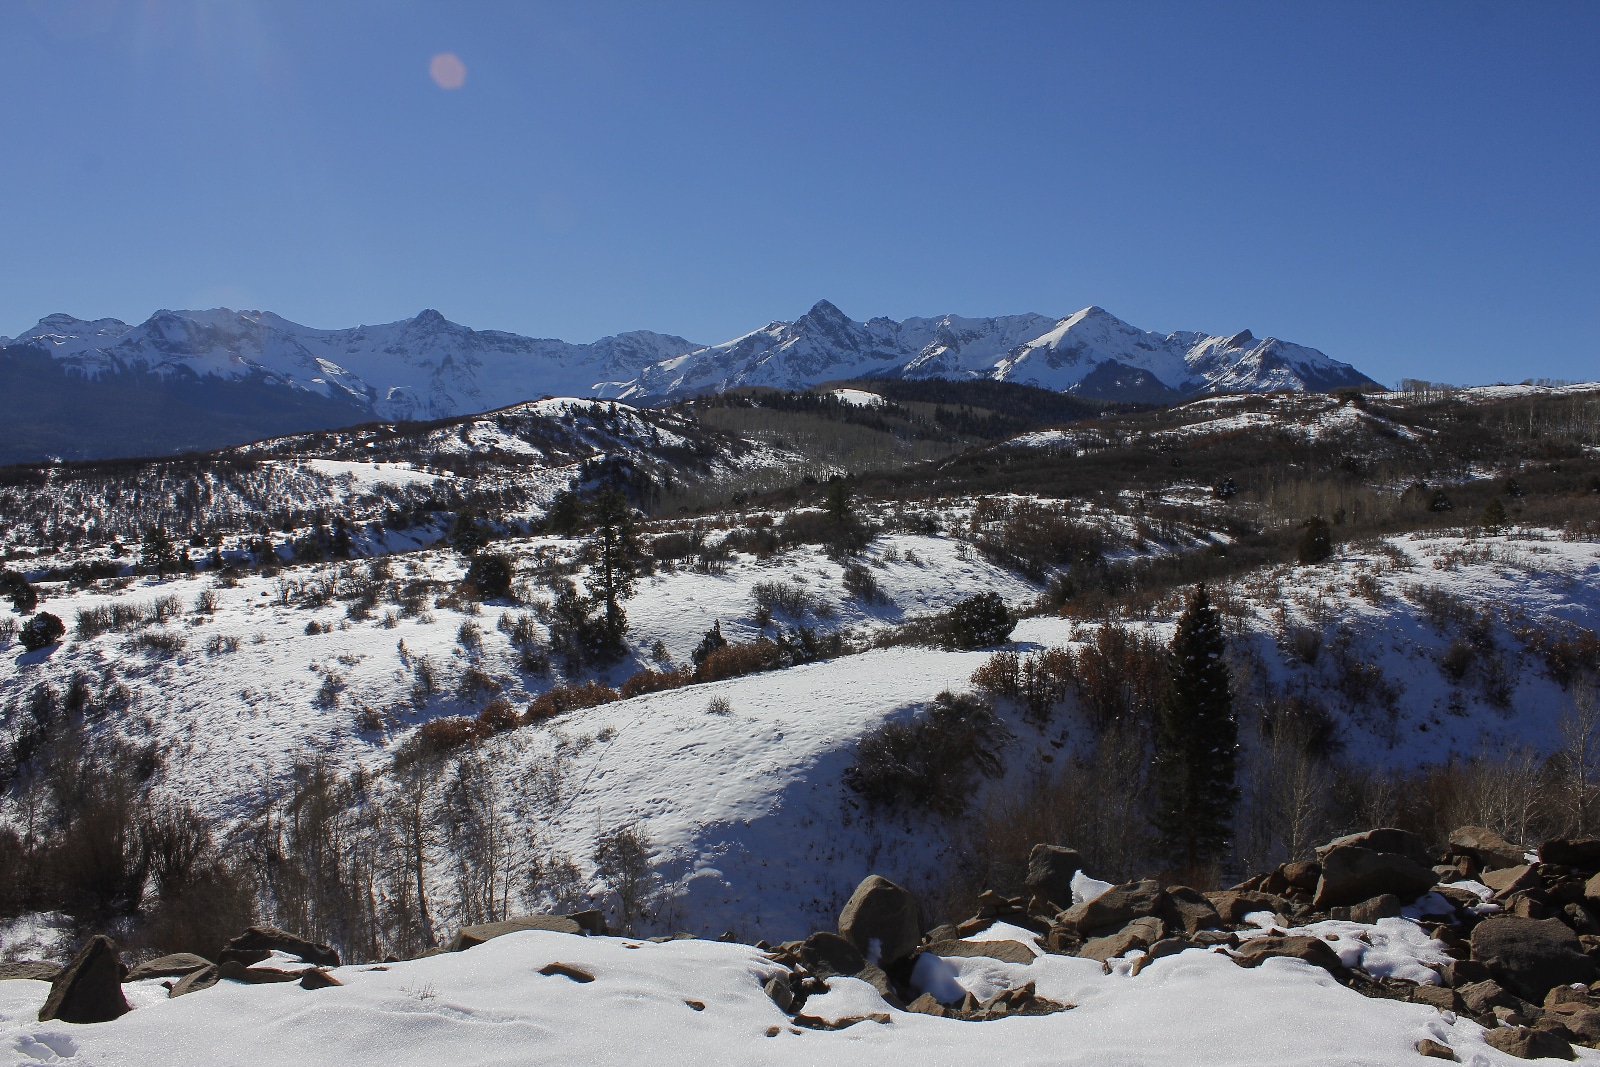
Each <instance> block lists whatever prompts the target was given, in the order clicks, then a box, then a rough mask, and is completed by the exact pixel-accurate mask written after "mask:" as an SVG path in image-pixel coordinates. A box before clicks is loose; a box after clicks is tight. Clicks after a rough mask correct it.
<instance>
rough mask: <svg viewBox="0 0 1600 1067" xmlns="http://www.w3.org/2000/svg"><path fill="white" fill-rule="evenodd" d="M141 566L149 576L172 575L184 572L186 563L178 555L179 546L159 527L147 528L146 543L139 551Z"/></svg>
mask: <svg viewBox="0 0 1600 1067" xmlns="http://www.w3.org/2000/svg"><path fill="white" fill-rule="evenodd" d="M139 565H140V567H142V568H143V569H144V571H145V572H146V573H148V574H171V573H172V572H173V571H178V570H182V569H183V566H184V561H183V560H182V559H181V558H180V557H179V555H178V546H177V545H175V544H173V543H172V538H170V537H168V536H167V532H166V531H165V530H163V529H162V528H161V527H159V526H150V527H147V528H146V529H145V531H144V542H143V544H142V545H141V546H140V549H139Z"/></svg>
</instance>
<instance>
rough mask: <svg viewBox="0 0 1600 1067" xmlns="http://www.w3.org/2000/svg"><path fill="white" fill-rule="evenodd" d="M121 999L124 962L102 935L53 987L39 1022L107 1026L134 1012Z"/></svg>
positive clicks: (74, 960) (90, 943)
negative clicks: (54, 1021)
mask: <svg viewBox="0 0 1600 1067" xmlns="http://www.w3.org/2000/svg"><path fill="white" fill-rule="evenodd" d="M131 1010H133V1009H131V1008H130V1007H128V1002H127V1001H126V1000H125V999H123V996H122V962H121V961H120V960H118V959H117V946H116V944H115V943H114V942H113V941H112V940H111V939H110V938H109V937H106V936H105V935H103V934H101V935H98V936H96V937H93V938H91V939H90V941H89V943H88V944H87V945H85V946H84V947H83V951H81V952H79V953H78V954H77V955H76V956H74V957H73V959H72V962H71V963H69V964H67V966H66V968H65V969H63V970H62V972H61V973H60V974H59V975H57V976H56V979H55V981H54V982H52V983H50V996H49V997H48V998H47V999H46V1000H45V1002H44V1007H42V1008H40V1009H39V1021H40V1022H48V1021H49V1020H51V1019H60V1020H61V1021H62V1022H64V1023H105V1022H110V1021H111V1020H112V1019H116V1018H119V1017H120V1016H123V1015H126V1014H127V1013H128V1012H129V1011H131Z"/></svg>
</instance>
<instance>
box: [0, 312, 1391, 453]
mask: <svg viewBox="0 0 1600 1067" xmlns="http://www.w3.org/2000/svg"><path fill="white" fill-rule="evenodd" d="M41 356H43V357H47V358H48V360H49V361H50V363H49V364H46V363H43V362H41V358H40V357H41ZM52 368H53V369H54V370H55V371H57V372H61V371H64V372H65V373H64V374H56V375H51V374H49V373H47V371H48V370H50V369H52ZM861 377H911V378H928V377H943V378H994V379H998V380H1002V381H1011V382H1019V383H1022V384H1027V385H1036V386H1040V387H1042V388H1046V389H1051V390H1056V391H1065V392H1072V393H1077V394H1081V395H1084V396H1090V397H1096V398H1101V399H1108V400H1140V401H1155V402H1169V401H1173V400H1178V399H1181V398H1184V397H1190V396H1195V395H1198V394H1202V393H1209V392H1223V391H1241V390H1242V391H1269V390H1282V389H1288V390H1326V389H1332V388H1337V387H1341V386H1348V385H1366V384H1371V380H1370V379H1369V378H1367V377H1366V376H1365V375H1363V374H1361V373H1360V372H1359V371H1357V370H1355V369H1354V368H1353V367H1351V366H1350V365H1349V364H1346V363H1340V362H1338V361H1337V360H1333V359H1330V358H1329V357H1328V356H1326V355H1324V354H1323V353H1321V352H1319V351H1317V350H1315V349H1312V348H1305V347H1302V346H1299V345H1294V344H1289V343H1287V342H1283V341H1279V340H1277V339H1275V338H1267V339H1265V340H1258V339H1257V338H1255V337H1254V336H1252V335H1251V334H1250V332H1249V331H1248V330H1246V331H1244V332H1241V333H1237V334H1234V335H1232V336H1229V337H1224V336H1212V335H1206V334H1200V333H1188V332H1180V333H1171V334H1165V335H1163V334H1156V333H1151V332H1148V331H1145V330H1140V329H1138V328H1136V327H1134V326H1130V325H1128V324H1127V323H1125V322H1123V321H1122V320H1120V319H1118V318H1116V317H1115V316H1114V315H1112V314H1110V313H1109V312H1106V311H1104V310H1102V309H1101V308H1098V307H1089V308H1085V309H1083V310H1082V311H1079V312H1077V313H1076V314H1074V315H1070V316H1068V317H1066V318H1062V319H1052V318H1049V317H1047V316H1043V315H1032V314H1029V315H1007V316H1000V317H997V318H985V319H969V318H963V317H960V316H957V315H945V316H942V317H940V318H909V319H906V320H904V321H901V322H896V321H894V320H893V319H888V318H874V319H869V320H867V321H866V322H857V321H855V320H853V319H851V318H849V317H848V316H846V315H845V314H844V313H843V312H842V311H840V310H839V309H838V308H837V307H835V306H834V305H833V304H831V303H829V302H827V301H825V300H824V301H820V302H819V303H817V304H816V305H815V306H814V307H812V308H811V310H810V311H808V312H807V313H806V314H805V315H803V316H801V317H800V318H799V319H797V320H795V321H794V322H773V323H769V324H768V325H766V326H764V327H762V328H761V329H759V330H755V331H753V332H751V333H748V334H745V335H744V336H742V337H737V338H734V339H733V340H731V341H725V342H723V343H722V344H717V345H700V344H696V343H694V342H691V341H688V340H685V339H684V338H682V337H675V336H671V335H668V334H659V333H652V332H649V331H643V330H641V331H636V332H631V333H624V334H618V335H616V336H613V337H604V338H601V339H600V340H598V341H595V342H593V343H591V344H572V343H569V342H566V341H559V340H548V339H535V338H530V337H523V336H520V335H518V334H512V333H503V332H499V331H494V330H473V329H471V328H469V327H466V326H461V325H458V324H456V323H453V322H450V321H448V320H447V319H445V318H444V316H443V315H441V314H439V312H437V311H432V310H428V311H423V312H422V313H421V314H419V315H417V316H416V317H415V318H411V319H404V320H401V321H399V322H392V323H388V324H385V325H381V326H360V327H356V328H354V329H348V330H318V329H313V328H311V327H307V326H301V325H299V324H298V323H294V322H290V321H289V320H287V319H285V318H282V317H281V316H278V315H274V314H272V313H271V312H262V311H232V310H228V309H225V308H219V309H214V310H211V311H159V312H157V313H156V314H154V315H152V316H151V317H150V318H149V319H147V320H146V321H145V322H143V323H140V324H139V325H137V326H130V325H128V324H127V323H124V322H121V321H119V320H117V319H96V320H93V321H85V320H83V319H77V318H73V317H71V316H69V315H50V316H47V317H46V318H44V319H41V320H40V321H39V324H38V325H37V326H35V327H34V328H33V329H31V330H29V331H27V332H26V333H24V334H22V335H21V336H20V337H17V338H14V339H10V338H0V386H6V387H7V388H5V389H3V390H0V395H5V394H10V395H12V396H20V395H24V394H26V395H28V396H29V397H30V411H29V412H28V413H27V414H28V415H30V416H31V421H32V424H33V425H39V424H40V422H41V420H42V419H43V420H45V421H46V422H48V418H49V417H47V416H43V415H40V414H39V411H40V409H39V408H38V407H37V406H36V402H37V401H38V400H39V399H40V394H39V391H40V388H41V382H43V383H44V385H45V387H46V388H45V392H46V393H47V394H51V395H47V396H45V397H44V398H43V399H44V401H45V404H46V407H47V408H48V407H49V405H50V404H51V403H52V402H53V403H54V404H55V405H56V408H57V409H59V410H61V411H63V412H72V413H75V414H78V415H81V414H82V413H83V412H84V411H86V410H88V408H86V407H85V404H87V401H86V400H81V399H79V398H77V397H76V395H75V392H74V391H75V390H81V391H83V392H84V393H85V395H86V396H87V395H88V394H90V393H92V394H93V397H94V404H93V405H91V406H92V407H93V410H94V411H95V412H96V413H98V414H100V415H102V416H103V417H110V418H112V419H115V417H116V415H117V412H118V408H119V407H120V406H121V404H120V403H119V400H118V398H119V397H124V396H125V401H126V404H127V405H128V407H127V408H125V409H124V410H132V409H133V408H137V407H138V406H139V405H140V404H141V403H145V404H148V402H149V398H150V397H151V396H152V395H160V396H163V397H165V398H166V400H167V401H168V402H169V403H170V404H171V406H173V407H174V408H176V409H181V411H175V413H174V415H173V416H172V419H171V420H170V421H172V422H174V423H182V422H185V420H187V422H188V423H189V424H190V425H191V427H192V426H193V424H194V423H195V421H196V418H198V419H199V421H200V422H202V423H205V424H206V425H204V426H201V427H199V428H193V429H191V432H189V433H188V435H187V436H184V435H181V434H180V435H178V436H175V437H173V439H172V440H171V441H170V442H167V441H164V439H163V438H162V435H161V433H160V431H159V429H158V428H157V429H150V428H147V430H146V432H144V433H143V434H142V435H141V436H140V437H139V439H138V441H137V443H135V442H134V441H132V440H130V441H129V443H128V444H127V445H125V446H122V447H120V448H119V447H118V446H117V445H116V444H115V442H114V440H113V441H112V442H111V443H109V444H99V445H96V446H94V447H92V448H88V449H86V450H80V453H81V454H84V455H96V454H97V455H117V454H127V453H128V451H129V450H130V449H131V450H134V451H140V450H142V451H146V452H149V451H157V450H164V451H172V450H178V449H182V448H195V447H213V446H216V445H221V444H232V443H239V442H241V441H244V440H248V439H250V437H251V436H258V437H259V436H265V435H268V434H272V433H286V432H294V431H297V430H306V429H320V428H329V427H332V426H336V425H342V424H349V423H352V422H359V421H362V420H363V419H369V420H370V419H381V420H385V421H388V420H418V419H440V418H450V417H453V416H458V415H464V414H471V413H475V412H481V411H488V410H492V409H495V408H499V407H504V406H507V405H510V404H514V403H519V402H521V401H525V400H529V399H534V398H538V397H540V396H545V395H570V396H598V397H613V398H618V399H627V400H629V401H631V402H634V403H652V402H664V401H668V400H672V399H675V398H678V397H681V396H685V395H692V394H696V393H702V392H715V391H721V390H726V389H730V388H737V387H740V386H774V387H778V388H785V389H802V388H807V387H809V386H812V385H816V384H817V383H819V382H824V381H831V380H838V379H846V378H861ZM8 378H9V379H12V381H11V382H7V379H8ZM24 380H25V381H26V383H27V388H26V389H22V388H20V386H21V384H22V383H23V381H24ZM13 386H16V387H13ZM221 386H228V387H229V388H227V389H222V388H217V387H221ZM134 390H138V391H140V393H141V398H135V397H134V396H133V395H132V392H133V391H134ZM174 391H176V392H177V393H180V394H181V399H177V400H174V399H172V397H171V396H167V395H166V394H168V393H173V392H174ZM225 392H226V393H227V401H226V403H223V402H222V401H221V399H220V398H221V397H222V395H223V393H225ZM57 394H59V395H57ZM213 396H215V397H217V398H219V399H218V401H217V402H216V403H213V402H212V401H211V399H210V398H211V397H213ZM223 407H225V408H226V409H227V411H228V413H229V414H228V418H227V419H226V420H223V421H222V422H217V424H216V425H214V426H213V425H211V424H210V423H211V422H212V421H215V420H210V421H208V419H209V416H211V415H214V414H216V409H217V408H223ZM194 412H199V413H200V416H194V415H193V414H192V413H194ZM219 435H220V439H219ZM230 435H231V436H230ZM18 444H19V445H20V446H21V447H22V449H23V450H24V451H32V452H37V453H38V454H39V455H41V456H42V455H44V454H46V453H57V454H59V453H60V452H61V451H62V449H60V448H58V447H49V445H48V444H47V443H44V442H41V443H40V444H39V446H38V447H33V446H32V444H31V443H30V442H27V441H22V442H18ZM15 452H16V449H15V448H3V449H0V453H4V455H3V456H0V459H4V458H17V457H15V456H14V455H13V454H14V453H15Z"/></svg>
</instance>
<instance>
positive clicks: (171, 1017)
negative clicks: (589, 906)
mask: <svg viewBox="0 0 1600 1067" xmlns="http://www.w3.org/2000/svg"><path fill="white" fill-rule="evenodd" d="M553 961H560V962H564V963H569V964H574V965H576V966H578V967H581V968H583V969H584V970H587V971H589V972H590V973H592V974H593V975H594V976H595V980H594V981H593V982H591V983H577V982H574V981H571V980H570V979H568V978H564V977H560V976H552V977H546V976H543V975H540V974H538V973H537V972H538V970H539V969H540V968H541V967H543V966H544V965H546V964H548V963H550V962H553ZM954 962H958V963H960V964H961V965H962V967H963V973H962V977H961V981H962V982H963V983H971V985H972V986H973V987H982V988H994V989H996V990H997V991H998V990H999V989H1003V988H1010V987H1015V986H1019V985H1022V984H1023V983H1025V982H1028V981H1032V982H1034V983H1036V987H1037V990H1038V993H1039V995H1040V996H1042V997H1046V998H1049V999H1051V1000H1056V1001H1059V1002H1063V1003H1071V1004H1076V1005H1077V1007H1076V1008H1074V1009H1072V1010H1070V1011H1066V1012H1061V1013H1058V1014H1054V1015H1047V1016H1040V1017H1024V1018H1015V1019H1007V1020H1003V1021H999V1022H987V1023H970V1022H959V1021H955V1020H950V1019H936V1018H931V1017H928V1016H923V1015H915V1014H910V1013H906V1012H901V1011H896V1010H894V1009H892V1008H889V1007H888V1005H887V1004H886V1003H884V1002H883V1001H882V999H881V998H879V997H878V996H877V994H876V993H874V992H873V991H872V990H871V988H870V987H868V986H866V985H865V983H861V982H857V981H856V980H854V979H835V980H833V982H832V988H831V989H830V991H829V992H828V993H826V994H823V995H820V996H817V997H814V998H813V999H812V1001H811V1002H810V1003H809V1004H808V1014H823V1015H826V1016H829V1017H849V1016H855V1015H861V1014H866V1013H870V1012H873V1011H880V1012H886V1013H888V1015H889V1018H890V1021H889V1022H887V1023H877V1022H870V1021H869V1022H861V1023H857V1024H856V1025H854V1026H851V1027H849V1028H847V1029H845V1030H840V1031H834V1032H826V1031H814V1030H801V1029H798V1028H794V1027H791V1026H790V1025H789V1020H788V1018H787V1017H786V1016H785V1015H783V1013H781V1012H780V1011H779V1010H778V1009H777V1008H776V1007H775V1006H774V1005H773V1004H772V1002H771V1001H770V1000H768V999H767V997H766V996H765V995H764V994H763V993H762V991H761V985H762V983H763V982H764V981H765V980H766V979H767V978H768V977H770V976H772V975H775V974H777V973H779V970H778V968H777V967H775V966H774V965H773V964H771V963H770V962H768V961H767V960H765V959H764V958H762V957H761V956H760V955H759V954H758V953H757V952H756V951H755V950H754V949H751V948H749V947H747V946H742V945H732V944H718V943H714V942H707V941H672V942H666V943H663V944H652V943H649V942H638V941H631V940H626V939H622V938H579V937H573V936H570V935H563V934H550V933H541V932H528V933H519V934H511V935H507V936H505V937H501V938H497V939H496V940H493V941H490V942H488V943H487V944H485V945H481V946H479V947H477V948H474V949H471V950H469V951H467V952H463V953H452V954H446V955H442V956H435V957H431V958H428V959H422V960H414V961H410V962H405V963H395V964H390V965H388V968H387V969H386V970H373V969H371V968H368V967H344V968H340V969H338V970H336V971H335V972H334V973H335V975H336V976H337V977H338V978H339V980H340V981H341V982H343V983H344V985H343V986H341V987H339V988H332V989H320V990H313V991H307V990H303V989H301V988H300V987H299V986H298V985H293V984H287V985H260V986H245V985H237V984H234V983H231V982H224V983H222V984H220V985H218V986H216V987H214V988H212V989H209V990H203V991H201V992H199V993H194V994H190V995H189V996H186V997H181V998H179V999H177V1000H166V999H162V998H161V996H160V995H159V992H164V991H160V987H159V983H155V982H151V983H143V984H144V985H150V986H154V987H155V989H154V990H152V993H157V995H146V994H145V992H144V990H142V989H138V988H135V987H130V999H131V1000H133V1001H134V1002H135V1003H137V1004H139V1006H138V1007H137V1008H136V1010H134V1011H133V1012H131V1013H130V1014H128V1015H125V1016H123V1017H122V1018H121V1019H118V1020H117V1021H115V1022H111V1023H101V1024H96V1025H87V1026H74V1025H71V1024H66V1023H39V1022H36V1021H35V1014H36V1012H37V1010H38V1008H39V1005H40V1004H42V1003H43V1001H44V997H45V995H46V993H47V992H48V990H49V987H48V986H47V985H45V984H44V983H41V982H23V981H13V982H0V1063H6V1064H39V1063H46V1064H61V1063H65V1064H74V1065H82V1067H229V1065H240V1067H245V1065H249V1067H256V1065H259V1064H262V1063H294V1064H306V1065H317V1064H329V1065H338V1067H360V1065H369V1064H370V1065H373V1067H436V1065H446V1064H448V1065H450V1067H476V1065H489V1064H495V1065H502V1064H551V1065H557V1064H560V1065H573V1064H578V1065H588V1064H629V1065H636V1064H639V1063H641V1062H649V1063H664V1064H694V1065H703V1064H718V1065H721V1064H863V1065H867V1064H871V1065H874V1067H877V1065H881V1064H883V1063H886V1062H889V1063H893V1062H911V1063H919V1064H952V1065H956V1064H960V1065H969V1064H975V1063H986V1064H987V1063H999V1064H1006V1065H1008V1067H1009V1065H1013V1064H1025V1065H1034V1064H1037V1065H1041V1067H1042V1065H1046V1064H1083V1065H1091V1064H1092V1065H1105V1064H1127V1065H1133V1064H1149V1065H1167V1064H1171V1065H1174V1067H1197V1065H1213V1064H1214V1065H1219V1067H1222V1065H1226V1067H1255V1065H1260V1067H1281V1065H1283V1064H1287V1063H1293V1064H1297V1065H1327V1067H1350V1065H1355V1064H1371V1065H1387V1064H1394V1065H1396V1067H1415V1064H1416V1063H1417V1060H1418V1057H1417V1053H1416V1052H1415V1050H1414V1047H1413V1046H1414V1044H1415V1042H1416V1041H1417V1040H1419V1039H1421V1038H1424V1037H1426V1038H1432V1039H1433V1040H1436V1041H1442V1042H1444V1043H1446V1044H1449V1045H1452V1046H1454V1047H1456V1048H1457V1049H1459V1050H1461V1052H1462V1056H1461V1059H1462V1060H1463V1061H1465V1062H1468V1063H1473V1062H1477V1063H1481V1064H1483V1065H1488V1064H1501V1063H1511V1062H1515V1061H1512V1060H1509V1059H1507V1058H1506V1057H1504V1056H1502V1055H1501V1054H1500V1053H1497V1052H1495V1051H1494V1050H1492V1049H1489V1048H1488V1047H1487V1046H1485V1045H1484V1044H1483V1043H1482V1040H1481V1037H1480V1036H1479V1035H1480V1034H1481V1033H1482V1030H1481V1028H1480V1027H1478V1026H1477V1025H1476V1024H1475V1023H1472V1022H1470V1021H1468V1020H1465V1019H1459V1020H1455V1021H1453V1022H1452V1021H1447V1017H1446V1016H1444V1015H1442V1014H1440V1013H1439V1012H1438V1011H1436V1010H1435V1009H1433V1008H1430V1007H1425V1006H1422V1005H1417V1004H1406V1003H1400V1002H1396V1001H1391V1000H1375V999H1367V998H1364V997H1362V996H1360V995H1359V994H1356V993H1354V992H1351V991H1350V990H1348V989H1345V988H1343V987H1341V986H1339V985H1338V984H1337V983H1335V982H1334V981H1333V980H1332V979H1331V978H1330V977H1329V976H1328V975H1327V974H1326V973H1324V972H1323V971H1321V970H1318V969H1316V968H1313V967H1310V966H1309V965H1307V964H1304V963H1301V962H1299V961H1294V960H1268V961H1267V962H1266V963H1265V964H1263V965H1262V966H1261V967H1259V968H1254V969H1248V970H1247V969H1244V968H1240V967H1238V966H1237V965H1235V964H1234V963H1232V962H1231V961H1230V960H1228V959H1227V958H1226V957H1224V956H1222V955H1220V954H1217V953H1214V952H1204V951H1198V950H1191V951H1189V952H1184V953H1181V954H1179V955H1176V956H1170V957H1167V958H1165V959H1161V960H1157V961H1155V962H1154V963H1152V964H1151V965H1149V966H1148V967H1146V968H1144V969H1143V970H1142V971H1141V972H1140V973H1139V974H1138V975H1137V976H1134V977H1129V976H1128V974H1127V968H1126V967H1118V968H1115V969H1114V970H1113V973H1112V974H1109V975H1107V974H1103V973H1102V972H1101V967H1100V964H1099V963H1097V962H1095V961H1093V960H1083V959H1078V958H1075V957H1065V956H1042V957H1039V958H1038V959H1036V960H1035V961H1034V962H1033V963H1032V964H1027V965H1019V964H1003V963H998V962H997V961H993V960H984V959H981V958H977V957H973V958H970V959H963V960H959V961H954ZM687 1001H695V1002H697V1003H698V1004H702V1005H704V1009H703V1010H695V1008H694V1007H693V1006H691V1005H690V1004H688V1003H686V1002H687ZM812 1008H815V1009H816V1010H815V1012H813V1011H812V1010H811V1009H812ZM772 1028H776V1029H777V1032H776V1034H775V1035H774V1036H770V1037H769V1036H767V1035H768V1032H769V1030H771V1029H772ZM1579 1054H1580V1055H1584V1054H1585V1052H1584V1050H1580V1053H1579ZM1589 1055H1593V1054H1589ZM1474 1057H1479V1059H1474Z"/></svg>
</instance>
